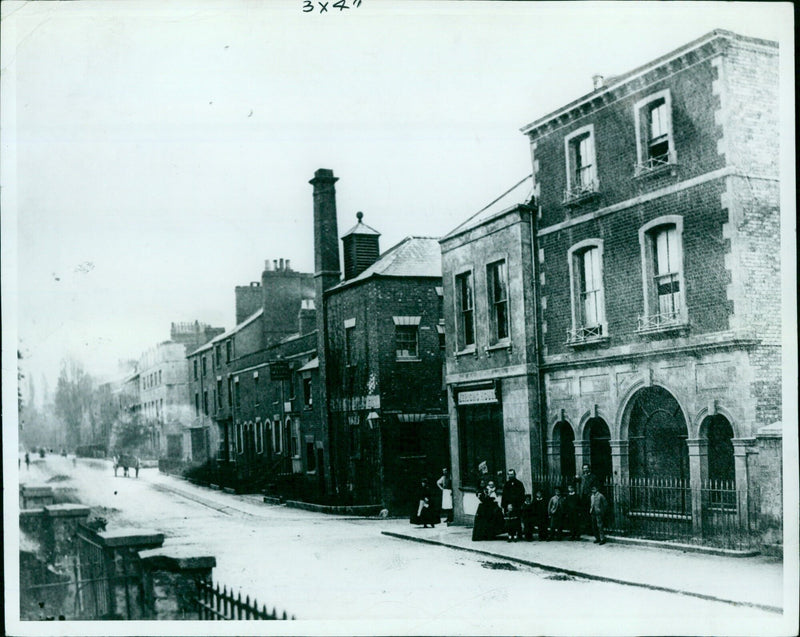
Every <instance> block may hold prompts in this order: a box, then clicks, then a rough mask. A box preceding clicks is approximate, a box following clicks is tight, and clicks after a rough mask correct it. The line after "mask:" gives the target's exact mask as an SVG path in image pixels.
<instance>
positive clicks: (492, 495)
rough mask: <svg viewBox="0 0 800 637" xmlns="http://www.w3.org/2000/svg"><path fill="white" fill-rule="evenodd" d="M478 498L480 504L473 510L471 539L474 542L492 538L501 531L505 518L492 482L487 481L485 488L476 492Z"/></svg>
mask: <svg viewBox="0 0 800 637" xmlns="http://www.w3.org/2000/svg"><path fill="white" fill-rule="evenodd" d="M478 500H480V504H478V510H477V511H476V512H475V522H474V525H473V527H472V540H473V541H474V542H479V541H482V540H494V539H496V538H497V536H498V535H500V534H501V533H502V532H503V530H504V526H505V519H504V518H503V511H502V509H501V508H500V505H499V504H498V502H497V498H496V492H495V489H494V483H493V482H489V483H488V484H487V485H486V489H485V490H484V491H481V492H479V493H478Z"/></svg>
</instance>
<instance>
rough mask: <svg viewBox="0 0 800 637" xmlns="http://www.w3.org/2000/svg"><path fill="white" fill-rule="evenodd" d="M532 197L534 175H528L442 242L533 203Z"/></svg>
mask: <svg viewBox="0 0 800 637" xmlns="http://www.w3.org/2000/svg"><path fill="white" fill-rule="evenodd" d="M532 197H533V175H528V176H527V177H525V179H523V180H522V181H520V182H518V183H517V184H516V185H515V186H512V187H511V189H510V190H507V191H506V192H505V193H503V194H502V195H500V196H499V197H498V198H497V199H495V200H494V201H492V202H491V203H490V204H488V205H486V206H484V207H483V208H481V209H480V210H479V211H478V212H477V213H475V214H474V215H473V216H472V217H467V219H466V220H465V221H462V222H461V225H459V226H456V227H455V228H453V229H452V230H451V231H450V232H448V233H447V234H446V235H445V236H444V237H442V241H444V240H445V239H449V238H450V237H454V236H455V235H457V234H461V233H462V232H464V231H466V230H469V229H470V228H474V227H475V226H479V225H481V224H482V223H485V222H486V221H488V220H489V219H491V218H492V217H495V216H499V215H501V214H503V213H505V212H508V211H509V210H512V209H514V208H516V207H517V206H519V205H520V204H527V203H529V202H530V201H531V199H532Z"/></svg>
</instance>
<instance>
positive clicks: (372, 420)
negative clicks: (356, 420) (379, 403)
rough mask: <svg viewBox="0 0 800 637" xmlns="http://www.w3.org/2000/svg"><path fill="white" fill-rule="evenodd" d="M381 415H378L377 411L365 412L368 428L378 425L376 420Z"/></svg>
mask: <svg viewBox="0 0 800 637" xmlns="http://www.w3.org/2000/svg"><path fill="white" fill-rule="evenodd" d="M380 419H381V417H380V416H379V415H378V413H377V412H375V411H371V412H369V414H367V424H368V425H369V428H370V429H374V428H375V427H376V426H377V425H378V421H379V420H380Z"/></svg>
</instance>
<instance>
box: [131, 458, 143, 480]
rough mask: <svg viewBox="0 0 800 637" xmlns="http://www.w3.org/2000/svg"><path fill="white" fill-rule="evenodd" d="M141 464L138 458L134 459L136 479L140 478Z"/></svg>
mask: <svg viewBox="0 0 800 637" xmlns="http://www.w3.org/2000/svg"><path fill="white" fill-rule="evenodd" d="M141 464H142V463H141V462H140V461H139V458H138V456H137V457H136V458H135V459H134V464H133V468H134V469H135V470H136V477H137V478H138V477H139V467H140V466H141Z"/></svg>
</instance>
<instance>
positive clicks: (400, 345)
mask: <svg viewBox="0 0 800 637" xmlns="http://www.w3.org/2000/svg"><path fill="white" fill-rule="evenodd" d="M421 319H422V317H421V316H393V317H392V320H393V321H394V341H395V353H396V356H397V360H419V323H420V320H421Z"/></svg>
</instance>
